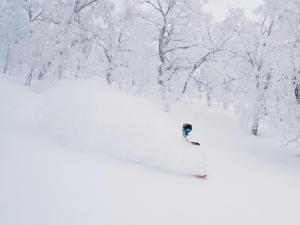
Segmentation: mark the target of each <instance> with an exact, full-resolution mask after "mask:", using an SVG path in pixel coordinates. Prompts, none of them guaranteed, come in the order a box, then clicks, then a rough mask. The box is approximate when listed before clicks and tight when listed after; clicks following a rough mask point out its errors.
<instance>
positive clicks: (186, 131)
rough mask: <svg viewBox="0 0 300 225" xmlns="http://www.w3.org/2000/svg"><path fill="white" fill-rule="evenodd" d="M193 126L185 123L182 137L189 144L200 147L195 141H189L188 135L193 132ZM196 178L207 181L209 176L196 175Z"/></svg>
mask: <svg viewBox="0 0 300 225" xmlns="http://www.w3.org/2000/svg"><path fill="white" fill-rule="evenodd" d="M192 128H193V127H192V125H191V124H189V123H184V124H183V125H182V135H183V137H184V138H185V140H186V141H187V142H189V143H192V144H193V145H200V144H199V143H198V142H193V141H189V139H188V137H187V136H188V135H189V133H190V132H191V131H192ZM194 176H195V177H197V178H201V179H206V177H207V175H206V174H203V175H194Z"/></svg>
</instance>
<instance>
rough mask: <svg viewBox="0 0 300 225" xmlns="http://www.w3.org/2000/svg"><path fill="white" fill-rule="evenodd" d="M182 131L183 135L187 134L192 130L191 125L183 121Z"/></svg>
mask: <svg viewBox="0 0 300 225" xmlns="http://www.w3.org/2000/svg"><path fill="white" fill-rule="evenodd" d="M182 131H183V134H184V135H188V134H189V133H190V132H191V131H192V125H191V124H189V123H184V124H183V125H182Z"/></svg>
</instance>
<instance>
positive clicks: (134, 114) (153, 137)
mask: <svg viewBox="0 0 300 225" xmlns="http://www.w3.org/2000/svg"><path fill="white" fill-rule="evenodd" d="M46 98H47V99H46V101H45V102H46V105H45V107H44V110H45V112H44V113H45V117H44V119H43V120H42V122H41V126H43V128H46V129H45V130H46V132H47V135H49V134H50V136H51V137H53V138H55V139H56V140H58V141H59V142H61V143H62V144H63V145H65V146H68V147H70V148H73V149H76V150H80V151H84V152H88V153H93V154H94V153H101V154H108V155H110V156H113V157H117V158H121V159H126V160H129V161H134V162H137V163H140V164H144V165H148V166H150V167H156V168H160V169H164V170H168V171H171V172H176V173H182V174H195V175H196V174H203V173H205V171H204V166H203V162H202V157H201V154H200V152H199V151H198V149H197V148H195V147H193V146H191V145H190V144H189V143H186V142H185V141H184V140H183V138H182V137H181V124H179V123H176V121H173V120H172V119H171V118H170V117H169V115H168V114H165V113H164V112H162V111H161V110H160V109H159V108H156V106H155V105H153V104H152V103H151V102H149V101H147V100H145V99H142V98H140V97H133V96H129V95H126V94H124V93H122V92H120V91H118V90H115V89H113V88H112V87H109V86H108V85H106V84H103V83H102V82H101V81H95V80H92V81H91V80H90V81H80V82H78V81H74V82H68V83H66V82H65V83H61V84H60V85H59V86H58V87H57V88H56V89H55V90H54V91H51V93H49V94H48V95H47V96H46Z"/></svg>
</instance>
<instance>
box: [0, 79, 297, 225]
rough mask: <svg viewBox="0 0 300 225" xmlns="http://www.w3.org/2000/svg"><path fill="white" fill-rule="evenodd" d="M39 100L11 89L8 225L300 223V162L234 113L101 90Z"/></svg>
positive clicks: (2, 210) (3, 94) (4, 168)
mask: <svg viewBox="0 0 300 225" xmlns="http://www.w3.org/2000/svg"><path fill="white" fill-rule="evenodd" d="M40 90H41V89H35V88H25V87H24V86H22V85H20V84H17V83H16V82H13V81H10V80H8V79H6V78H0V224H4V225H41V224H43V225H79V224H80V225H81V224H82V225H94V224H97V225H99V224H103V225H119V224H122V225H148V224H149V225H154V224H155V225H168V224H170V225H177V224H178V225H182V224H188V225H193V224H195V225H196V224H197V225H199V224H202V225H219V224H222V225H227V224H228V225H248V224H249V225H253V224H255V225H260V224H261V225H266V224H272V225H277V224H278V225H282V224H288V225H294V224H295V225H298V224H299V223H300V219H299V208H300V194H299V190H300V158H299V157H297V156H295V155H294V154H292V153H290V152H286V151H282V150H281V149H280V145H279V143H278V142H277V140H276V139H275V138H274V137H268V136H260V137H253V136H251V135H249V134H247V133H244V132H243V131H242V130H241V129H240V127H239V122H238V119H237V118H235V117H234V116H233V115H231V114H230V113H224V112H223V111H219V110H217V109H210V108H206V107H205V106H204V105H202V104H200V103H194V104H190V103H189V104H184V103H180V104H178V105H177V106H176V107H173V109H172V111H171V112H170V113H168V114H166V113H163V112H161V111H160V109H158V108H157V107H156V105H155V104H152V103H151V102H150V101H148V100H145V99H143V98H140V97H134V96H129V95H127V94H124V93H122V92H120V91H118V90H115V89H113V88H111V87H108V86H106V85H105V84H103V83H102V82H101V81H97V80H87V81H82V80H80V81H72V82H70V81H68V82H64V83H62V84H60V85H58V86H57V87H55V88H49V89H48V90H47V91H40ZM184 122H190V123H192V124H193V131H192V133H193V136H192V137H191V139H194V140H197V141H199V142H200V143H201V146H200V147H195V146H192V145H190V144H189V143H186V142H185V141H184V140H183V138H182V137H181V125H182V123H184ZM203 173H208V178H207V179H205V180H203V179H199V178H196V177H194V176H192V175H193V174H203Z"/></svg>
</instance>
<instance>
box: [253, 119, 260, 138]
mask: <svg viewBox="0 0 300 225" xmlns="http://www.w3.org/2000/svg"><path fill="white" fill-rule="evenodd" d="M258 124H259V121H258V118H257V117H256V118H255V119H254V121H253V124H252V128H251V133H252V134H253V135H255V136H257V134H258Z"/></svg>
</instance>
